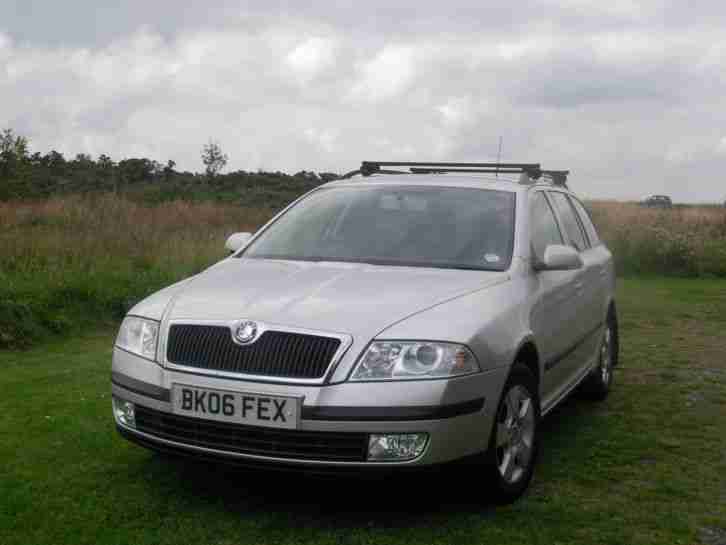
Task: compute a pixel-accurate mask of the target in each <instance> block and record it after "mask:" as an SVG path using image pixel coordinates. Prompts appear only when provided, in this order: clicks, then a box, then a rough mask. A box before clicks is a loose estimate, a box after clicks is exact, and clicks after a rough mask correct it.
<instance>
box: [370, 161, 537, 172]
mask: <svg viewBox="0 0 726 545" xmlns="http://www.w3.org/2000/svg"><path fill="white" fill-rule="evenodd" d="M363 165H366V166H378V167H450V168H451V167H454V168H455V167H461V168H517V169H521V170H525V169H526V170H533V169H539V168H540V164H539V163H437V162H420V161H363V162H362V163H361V167H362V166H363Z"/></svg>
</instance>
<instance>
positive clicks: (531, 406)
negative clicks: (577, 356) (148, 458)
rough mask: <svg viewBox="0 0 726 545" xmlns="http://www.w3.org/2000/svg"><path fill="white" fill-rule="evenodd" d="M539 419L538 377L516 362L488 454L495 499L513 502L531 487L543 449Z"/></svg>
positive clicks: (505, 388) (505, 390) (500, 501)
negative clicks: (539, 453) (540, 449)
mask: <svg viewBox="0 0 726 545" xmlns="http://www.w3.org/2000/svg"><path fill="white" fill-rule="evenodd" d="M525 405H526V406H525ZM515 415H516V418H515ZM539 420H540V402H539V388H538V385H537V379H536V378H535V377H534V375H533V374H532V372H531V371H530V370H529V369H528V368H527V366H525V365H524V364H522V363H515V364H514V366H513V367H512V372H511V373H510V375H509V378H508V379H507V382H506V383H505V385H504V389H503V390H502V396H501V399H500V400H499V405H498V406H497V412H496V415H495V419H494V425H493V426H492V432H491V436H490V439H489V448H488V449H487V452H486V454H485V455H484V458H485V459H484V463H485V465H486V472H487V474H488V475H487V476H488V477H489V481H490V482H491V484H492V488H491V490H492V500H493V501H494V502H496V503H499V504H508V503H512V502H514V501H515V500H517V499H518V498H519V497H521V496H522V494H524V492H525V491H526V490H527V487H528V486H529V483H530V481H531V480H532V475H533V473H534V467H535V464H536V462H537V455H538V452H539Z"/></svg>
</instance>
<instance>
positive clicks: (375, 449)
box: [368, 433, 429, 462]
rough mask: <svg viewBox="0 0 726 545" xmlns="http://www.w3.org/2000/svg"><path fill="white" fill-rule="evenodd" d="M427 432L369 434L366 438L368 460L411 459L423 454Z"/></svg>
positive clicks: (427, 437)
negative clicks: (368, 437)
mask: <svg viewBox="0 0 726 545" xmlns="http://www.w3.org/2000/svg"><path fill="white" fill-rule="evenodd" d="M428 439H429V434H428V433H385V434H375V433H374V434H371V437H370V439H369V440H368V460H369V461H371V462H387V461H398V462H401V461H405V460H413V459H414V458H418V457H419V456H421V454H423V451H424V449H425V448H426V443H427V442H428Z"/></svg>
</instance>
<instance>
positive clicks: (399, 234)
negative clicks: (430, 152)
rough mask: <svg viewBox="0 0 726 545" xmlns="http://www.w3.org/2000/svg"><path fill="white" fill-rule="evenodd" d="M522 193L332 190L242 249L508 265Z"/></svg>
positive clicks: (311, 257) (390, 261)
mask: <svg viewBox="0 0 726 545" xmlns="http://www.w3.org/2000/svg"><path fill="white" fill-rule="evenodd" d="M514 205H515V195H514V193H513V192H510V191H494V190H485V189H468V188H452V187H411V186H361V187H350V186H346V187H336V188H332V187H331V188H324V189H320V190H318V191H315V192H314V193H312V194H310V195H309V196H308V197H306V198H304V199H303V200H301V201H300V202H298V203H297V204H296V205H295V206H293V207H292V208H290V209H289V210H288V211H287V212H286V213H285V214H283V215H282V216H281V217H280V218H278V219H277V220H276V221H275V222H274V223H273V224H272V225H271V226H270V227H268V228H267V229H266V230H265V231H264V232H263V233H262V234H261V235H260V236H259V237H258V238H257V239H256V240H255V241H254V242H252V243H251V244H250V246H248V247H247V249H246V250H245V251H244V252H243V253H242V254H240V255H239V257H244V258H263V259H285V260H304V261H343V262H346V261H347V262H357V263H371V264H375V265H402V266H419V267H439V268H458V269H482V270H497V271H501V270H506V269H507V268H509V264H510V262H511V259H512V247H513V238H514Z"/></svg>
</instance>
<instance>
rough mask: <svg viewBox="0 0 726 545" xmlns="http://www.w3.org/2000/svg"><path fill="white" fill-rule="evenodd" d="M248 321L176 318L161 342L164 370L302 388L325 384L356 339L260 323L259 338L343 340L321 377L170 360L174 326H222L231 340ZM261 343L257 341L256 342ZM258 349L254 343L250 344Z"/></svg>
mask: <svg viewBox="0 0 726 545" xmlns="http://www.w3.org/2000/svg"><path fill="white" fill-rule="evenodd" d="M242 321H244V320H243V319H237V320H188V319H174V320H169V321H168V323H166V324H164V325H163V328H162V334H161V339H160V343H159V345H160V346H159V359H160V363H161V365H162V367H164V368H165V369H169V370H172V371H179V372H184V373H193V374H197V375H204V376H211V377H217V378H227V379H233V380H247V381H251V382H271V383H281V384H301V385H316V384H324V383H325V382H326V381H327V379H328V378H329V377H330V376H332V374H333V372H334V371H335V369H336V367H337V366H338V364H339V363H340V360H341V359H342V358H343V356H344V355H345V353H346V351H347V350H348V348H350V346H351V345H352V344H353V337H352V336H350V335H347V334H344V333H337V332H330V331H320V330H315V329H306V328H298V327H290V326H283V325H279V324H271V323H267V322H260V321H257V325H258V328H259V333H258V337H257V339H258V340H259V338H260V337H261V336H262V335H263V334H264V333H265V332H267V331H271V332H280V333H293V334H295V333H296V334H300V335H311V336H316V337H328V338H332V339H337V340H338V341H340V345H339V347H338V349H337V350H336V352H335V354H334V355H333V357H332V359H331V360H330V362H329V363H328V365H327V368H326V370H325V372H324V373H323V375H322V376H321V377H320V378H291V377H279V376H270V375H264V374H251V373H239V372H230V371H221V370H216V369H205V368H202V367H195V366H189V365H180V364H176V363H172V362H170V361H169V360H168V357H167V356H168V348H169V347H168V341H169V331H170V329H171V327H172V326H173V325H192V326H194V325H198V326H218V327H226V328H228V329H229V332H230V338H231V336H232V333H233V331H234V330H235V329H236V327H237V325H238V324H239V323H240V322H242ZM255 342H257V341H255ZM250 346H254V344H252V345H250Z"/></svg>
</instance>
